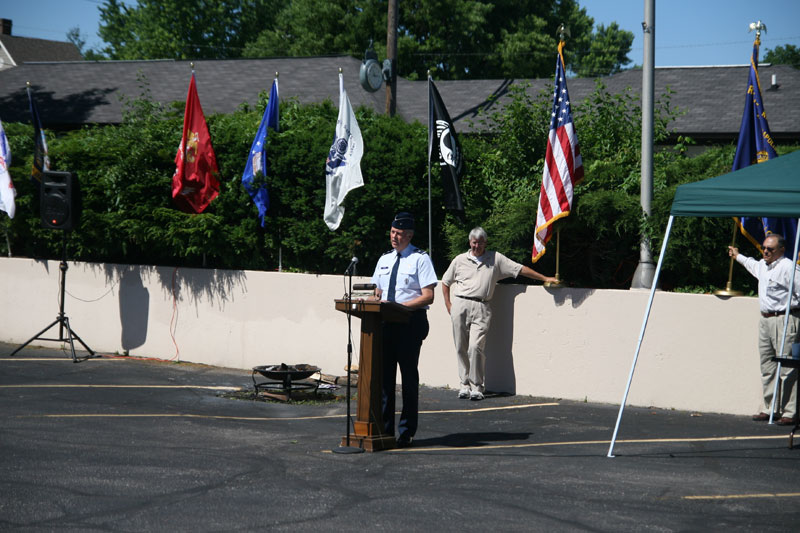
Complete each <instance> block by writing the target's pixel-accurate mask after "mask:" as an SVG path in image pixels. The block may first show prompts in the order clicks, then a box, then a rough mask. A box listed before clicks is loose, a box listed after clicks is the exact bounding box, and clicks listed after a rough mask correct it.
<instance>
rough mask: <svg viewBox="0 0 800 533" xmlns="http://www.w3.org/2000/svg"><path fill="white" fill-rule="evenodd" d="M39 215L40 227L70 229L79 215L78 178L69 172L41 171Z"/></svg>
mask: <svg viewBox="0 0 800 533" xmlns="http://www.w3.org/2000/svg"><path fill="white" fill-rule="evenodd" d="M39 198H40V215H41V219H42V227H43V228H50V229H63V230H71V229H72V228H74V227H75V225H76V224H77V222H78V218H79V216H80V191H79V189H78V180H77V178H76V177H75V176H74V175H73V174H72V173H71V172H55V171H50V170H47V171H45V172H43V173H42V185H41V194H40V195H39Z"/></svg>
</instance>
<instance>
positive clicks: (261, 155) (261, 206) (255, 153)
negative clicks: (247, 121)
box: [242, 78, 280, 228]
mask: <svg viewBox="0 0 800 533" xmlns="http://www.w3.org/2000/svg"><path fill="white" fill-rule="evenodd" d="M278 109H279V105H278V79H277V78H275V81H273V82H272V89H271V90H270V92H269V101H268V102H267V108H266V109H265V110H264V116H263V117H261V125H260V126H259V127H258V131H257V132H256V137H255V139H253V145H252V146H251V147H250V153H249V154H248V156H247V165H246V166H245V167H244V173H243V174H242V185H244V188H245V190H246V191H247V193H248V194H249V195H250V198H252V199H253V203H255V204H256V207H257V208H258V218H260V219H261V227H262V228H263V227H264V219H265V217H266V216H267V209H269V193H268V192H267V183H266V178H267V134H268V133H269V132H268V129H269V128H272V129H273V130H275V131H280V130H279V129H278ZM256 176H259V177H260V179H256Z"/></svg>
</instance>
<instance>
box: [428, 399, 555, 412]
mask: <svg viewBox="0 0 800 533" xmlns="http://www.w3.org/2000/svg"><path fill="white" fill-rule="evenodd" d="M554 405H558V403H556V402H551V403H525V404H520V405H504V406H499V407H481V408H478V409H440V410H438V411H420V412H419V414H423V413H424V414H438V413H481V412H486V411H505V410H507V409H525V408H528V407H551V406H554Z"/></svg>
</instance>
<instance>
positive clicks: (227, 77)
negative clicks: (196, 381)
mask: <svg viewBox="0 0 800 533" xmlns="http://www.w3.org/2000/svg"><path fill="white" fill-rule="evenodd" d="M194 65H195V71H196V76H197V90H198V94H199V96H200V101H201V102H202V105H203V110H204V111H205V113H206V114H211V113H231V112H233V111H235V110H236V108H237V107H238V106H239V105H240V104H241V103H243V102H247V103H249V104H254V103H255V102H256V101H257V98H258V93H259V92H260V91H262V90H265V89H268V88H269V85H270V84H271V82H272V78H273V76H274V74H275V72H279V73H280V95H281V99H282V100H285V99H288V98H296V99H297V100H298V101H299V102H301V103H310V102H321V101H323V100H325V99H330V100H331V101H333V102H336V101H338V91H339V87H338V77H337V72H338V69H339V68H340V67H341V68H342V72H343V75H344V83H345V87H346V89H347V92H348V95H349V97H350V100H351V102H352V103H353V105H354V106H366V107H368V108H372V109H374V110H375V111H376V112H379V113H383V112H384V108H385V93H384V91H383V90H380V91H378V92H375V93H369V92H366V91H365V90H364V89H362V88H361V86H360V84H359V77H358V71H359V67H360V66H361V61H360V60H358V59H356V58H353V57H350V56H322V57H303V58H271V59H239V60H197V61H194ZM748 68H749V67H748V66H747V65H743V66H711V67H666V68H657V69H656V71H655V87H656V96H658V95H659V94H661V93H663V92H664V91H665V90H666V88H667V87H670V88H671V89H672V90H673V91H674V94H673V95H672V98H671V102H672V105H673V106H677V107H678V108H680V109H682V110H684V111H686V113H685V114H684V115H682V116H680V117H678V118H677V119H676V120H675V121H674V122H673V123H672V124H671V125H670V127H671V128H674V129H675V130H676V131H677V132H678V133H680V134H683V135H690V136H692V137H694V138H695V139H697V140H699V141H720V142H727V141H730V140H732V139H734V138H735V137H736V135H737V134H738V132H739V125H740V122H741V118H742V110H743V108H744V98H745V90H746V87H747V77H748ZM190 73H191V67H190V63H189V61H171V60H169V61H81V62H46V63H25V64H23V65H20V66H18V67H15V68H11V69H7V70H4V71H0V119H2V120H3V121H6V122H13V121H21V122H28V121H30V117H29V113H28V101H27V96H26V92H25V84H26V82H30V83H31V87H32V89H33V90H34V93H35V98H36V103H37V105H38V107H39V113H40V115H41V118H42V121H43V123H44V125H45V127H49V128H57V129H67V128H73V127H76V126H79V125H81V124H87V123H97V124H113V123H119V122H120V121H121V120H122V111H123V105H122V103H121V99H123V98H137V97H138V96H139V95H140V94H141V93H142V89H143V87H142V80H146V82H147V84H148V85H147V88H148V89H149V92H150V96H151V97H152V98H153V99H154V100H156V101H159V102H164V103H168V102H172V101H184V100H185V98H186V91H187V88H188V85H189V76H190ZM759 74H760V78H761V80H762V86H761V88H762V94H763V98H764V107H765V109H766V110H767V113H768V114H769V124H770V128H771V130H772V133H773V136H774V137H775V139H776V140H777V141H784V142H785V141H787V140H788V141H793V142H799V141H800V70H797V69H794V68H792V67H790V66H785V65H762V66H761V67H760V69H759ZM773 75H775V76H776V77H777V84H778V86H777V87H775V88H770V85H771V83H770V81H771V79H772V76H773ZM601 81H602V82H603V83H604V84H605V85H606V87H607V88H608V90H609V91H610V92H621V91H623V90H625V88H626V87H630V88H631V90H632V92H633V93H634V94H636V95H637V96H638V94H639V92H640V91H641V83H642V72H641V70H638V69H634V70H628V71H624V72H621V73H619V74H615V75H613V76H608V77H604V78H602V80H601ZM515 83H530V87H529V88H528V89H527V90H528V91H529V93H531V94H532V95H536V94H538V93H539V92H541V91H550V90H551V88H552V79H532V80H465V81H439V82H437V87H438V88H439V92H440V93H441V94H442V97H443V99H444V101H445V104H446V105H447V108H448V110H449V112H450V115H451V116H452V117H453V119H454V121H455V122H456V127H457V128H458V130H459V131H464V132H466V131H470V128H471V127H475V128H480V127H481V125H480V124H479V123H475V124H472V125H470V122H471V121H470V120H469V119H474V118H476V117H477V116H478V113H479V110H481V109H492V108H493V107H494V106H500V105H503V103H504V96H507V94H508V91H509V88H510V87H511V86H512V85H513V84H515ZM595 84H596V80H595V79H592V78H571V79H569V80H568V85H569V91H570V97H571V98H572V100H573V101H576V102H577V101H581V100H583V99H585V98H586V97H587V96H588V95H590V94H591V93H592V91H593V90H594V89H595ZM427 113H428V94H427V82H426V81H425V80H422V81H409V80H406V79H402V78H401V79H399V80H398V87H397V114H398V115H399V116H400V117H401V118H403V119H404V120H406V121H413V120H419V121H420V122H423V123H424V122H425V121H426V120H427Z"/></svg>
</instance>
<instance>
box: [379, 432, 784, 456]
mask: <svg viewBox="0 0 800 533" xmlns="http://www.w3.org/2000/svg"><path fill="white" fill-rule="evenodd" d="M785 438H786V435H750V436H731V437H697V438H693V437H685V438H665V439H617V442H618V443H620V444H622V443H627V444H649V443H665V442H725V441H739V440H770V439H785ZM610 443H611V441H610V440H573V441H562V442H530V443H526V444H490V445H487V446H449V447H435V448H401V449H394V450H389V451H392V452H401V453H407V452H452V451H456V450H458V451H465V450H481V451H483V450H500V449H504V448H543V447H552V446H585V445H594V444H610Z"/></svg>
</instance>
